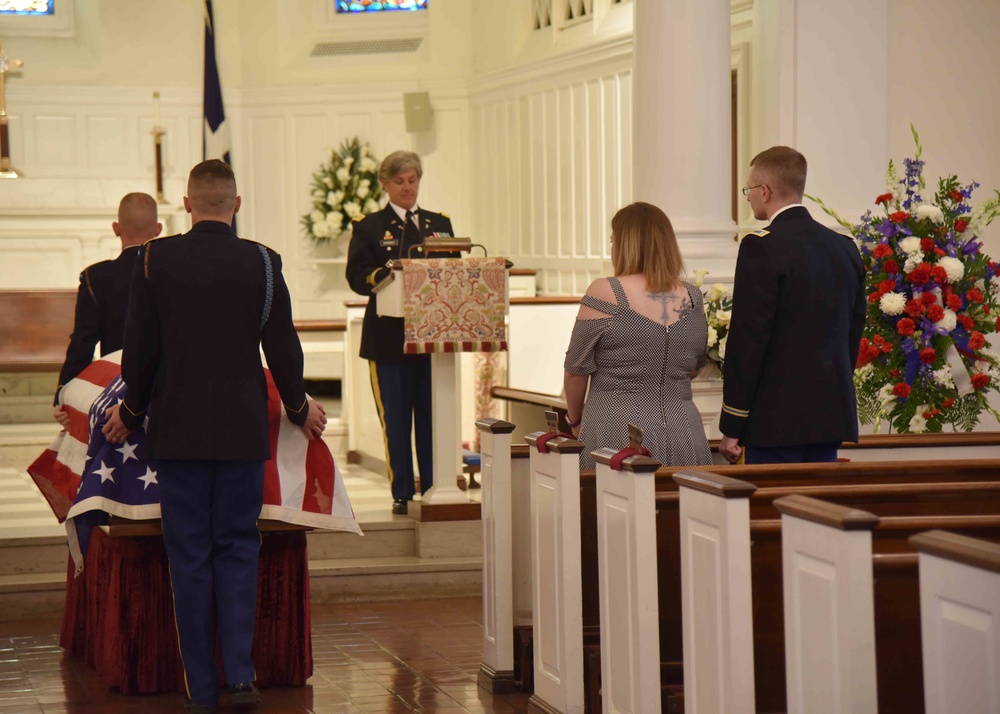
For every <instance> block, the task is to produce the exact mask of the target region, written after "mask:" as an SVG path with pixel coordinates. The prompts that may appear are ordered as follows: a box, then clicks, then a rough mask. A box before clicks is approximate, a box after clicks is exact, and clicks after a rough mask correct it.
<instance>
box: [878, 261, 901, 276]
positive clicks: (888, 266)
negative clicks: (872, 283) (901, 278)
mask: <svg viewBox="0 0 1000 714" xmlns="http://www.w3.org/2000/svg"><path fill="white" fill-rule="evenodd" d="M882 270H884V271H885V272H886V274H888V275H895V274H896V273H898V272H899V263H897V262H896V261H895V260H887V261H885V262H884V263H882Z"/></svg>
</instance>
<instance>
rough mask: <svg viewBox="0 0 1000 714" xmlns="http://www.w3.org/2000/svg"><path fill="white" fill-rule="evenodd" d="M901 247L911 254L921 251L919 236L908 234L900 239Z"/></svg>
mask: <svg viewBox="0 0 1000 714" xmlns="http://www.w3.org/2000/svg"><path fill="white" fill-rule="evenodd" d="M899 249H900V250H901V251H903V252H904V253H907V254H909V255H912V254H914V253H919V252H920V239H919V238H917V237H916V236H906V238H904V239H903V240H901V241H899Z"/></svg>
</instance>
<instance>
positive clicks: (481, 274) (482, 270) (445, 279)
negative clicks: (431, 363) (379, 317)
mask: <svg viewBox="0 0 1000 714" xmlns="http://www.w3.org/2000/svg"><path fill="white" fill-rule="evenodd" d="M402 263H403V271H402V272H403V329H404V336H405V341H404V346H403V351H404V353H406V354H424V353H430V352H499V351H503V350H506V349H507V327H506V325H505V324H504V311H505V308H506V296H507V261H506V259H504V258H428V259H423V260H404V261H402Z"/></svg>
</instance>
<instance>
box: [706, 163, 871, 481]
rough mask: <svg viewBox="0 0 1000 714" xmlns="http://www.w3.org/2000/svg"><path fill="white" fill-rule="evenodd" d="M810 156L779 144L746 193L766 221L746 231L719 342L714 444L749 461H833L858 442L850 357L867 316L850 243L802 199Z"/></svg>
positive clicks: (754, 170)
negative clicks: (725, 333)
mask: <svg viewBox="0 0 1000 714" xmlns="http://www.w3.org/2000/svg"><path fill="white" fill-rule="evenodd" d="M805 187H806V159H805V157H804V156H803V155H802V154H800V153H799V152H798V151H795V150H794V149H790V148H788V147H786V146H775V147H772V148H770V149H768V150H766V151H763V152H761V153H760V154H758V155H757V156H756V157H754V159H753V161H751V162H750V174H749V176H748V178H747V185H746V186H745V187H744V189H743V194H744V195H745V196H746V197H747V200H748V201H749V202H750V206H751V207H752V208H753V214H754V218H757V219H758V220H765V219H766V220H769V221H770V225H768V226H767V228H764V229H762V230H759V231H754V232H752V233H751V234H749V235H747V236H746V237H744V238H743V242H742V243H741V244H740V252H739V257H738V258H737V261H736V277H735V281H734V284H733V314H732V322H731V323H730V327H729V337H728V343H727V345H726V356H725V360H726V361H725V375H724V382H723V405H722V415H721V417H720V420H719V429H720V431H722V433H723V434H724V436H723V438H722V442H721V444H720V446H719V451H720V452H721V453H722V454H723V455H725V456H726V458H728V459H729V460H730V461H736V460H737V459H738V458H739V456H740V454H741V451H742V447H741V444H742V445H743V446H745V447H746V463H748V464H750V463H783V462H816V461H836V460H837V449H838V448H839V447H840V444H841V442H843V441H857V438H858V413H857V399H856V395H855V393H854V382H853V374H854V365H855V364H856V362H857V358H858V347H859V345H860V343H861V333H862V330H863V329H864V324H865V309H866V307H867V305H866V303H865V292H864V286H865V281H864V268H863V266H862V263H861V256H860V255H859V253H858V249H857V247H856V246H855V244H854V241H853V240H852V239H851V238H850V237H849V236H844V235H841V234H839V233H836V232H834V231H832V230H830V229H829V228H827V227H825V226H823V225H821V224H820V223H818V222H816V221H814V220H813V219H812V217H811V216H810V215H809V211H808V210H807V209H806V208H805V206H803V205H802V197H803V195H804V193H805Z"/></svg>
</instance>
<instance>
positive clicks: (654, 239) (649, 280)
mask: <svg viewBox="0 0 1000 714" xmlns="http://www.w3.org/2000/svg"><path fill="white" fill-rule="evenodd" d="M611 239H612V240H613V241H614V242H615V251H614V254H615V255H614V261H613V265H614V269H615V277H618V276H620V275H634V274H636V273H641V274H642V275H643V276H645V278H646V289H647V290H649V291H650V292H665V291H667V290H672V289H673V288H675V287H677V285H678V283H680V282H681V274H682V273H683V272H684V261H683V259H682V258H681V251H680V248H679V247H678V246H677V236H676V235H675V234H674V227H673V226H672V225H671V224H670V219H669V218H667V214H666V213H664V212H663V211H661V210H660V209H659V208H657V207H656V206H654V205H652V204H649V203H642V202H641V201H637V202H636V203H632V204H629V205H628V206H625V208H622V209H621V210H620V211H618V213H616V214H615V217H614V218H612V219H611Z"/></svg>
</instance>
